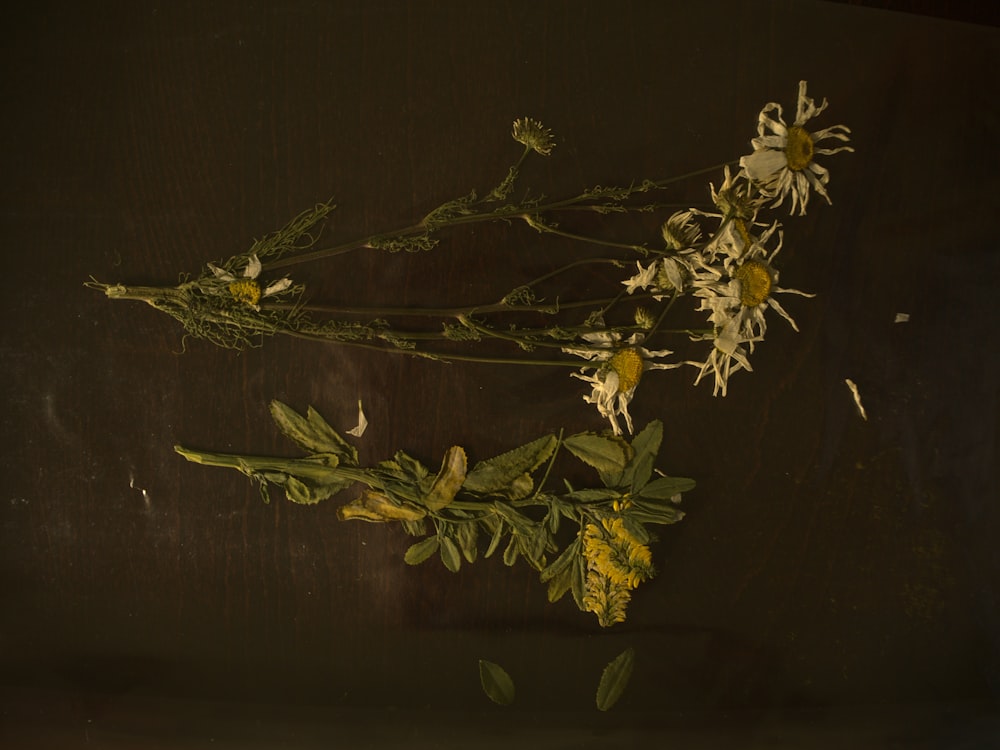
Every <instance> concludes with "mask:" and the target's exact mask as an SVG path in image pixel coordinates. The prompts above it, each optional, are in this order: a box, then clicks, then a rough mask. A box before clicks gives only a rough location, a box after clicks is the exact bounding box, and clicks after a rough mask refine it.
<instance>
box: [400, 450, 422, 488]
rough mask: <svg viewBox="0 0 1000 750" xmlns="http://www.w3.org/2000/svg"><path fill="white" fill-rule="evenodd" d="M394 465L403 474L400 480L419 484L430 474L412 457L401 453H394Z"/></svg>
mask: <svg viewBox="0 0 1000 750" xmlns="http://www.w3.org/2000/svg"><path fill="white" fill-rule="evenodd" d="M394 458H395V465H396V466H398V467H399V469H400V470H401V471H402V472H403V476H402V477H401V478H405V479H410V480H413V481H414V482H419V481H420V480H421V479H423V478H424V477H426V476H427V475H428V474H429V473H430V472H429V471H427V467H426V466H424V465H423V464H422V463H420V462H419V461H418V460H417V459H415V458H414V457H413V456H410V455H408V454H407V453H404V452H403V451H396V455H395V456H394Z"/></svg>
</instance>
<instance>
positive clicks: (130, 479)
mask: <svg viewBox="0 0 1000 750" xmlns="http://www.w3.org/2000/svg"><path fill="white" fill-rule="evenodd" d="M128 486H129V487H130V488H132V489H133V490H139V492H141V493H142V502H144V503H145V504H146V510H149V505H150V502H149V501H150V500H151V498H150V496H149V492H148V491H146V490H145V489H143V488H142V487H139V486H137V485H136V483H135V475H134V474H133V473H132V472H129V474H128Z"/></svg>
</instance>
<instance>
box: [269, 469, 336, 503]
mask: <svg viewBox="0 0 1000 750" xmlns="http://www.w3.org/2000/svg"><path fill="white" fill-rule="evenodd" d="M281 484H282V486H283V487H284V489H285V497H287V498H288V499H289V500H291V501H292V502H293V503H298V504H299V505H315V504H316V503H318V502H320V501H321V500H326V499H327V498H328V497H330V495H332V494H334V493H335V492H339V491H340V489H341V488H340V487H338V486H336V485H321V486H319V487H312V486H310V485H308V484H306V483H305V482H303V481H301V480H299V479H296V478H295V477H292V476H289V477H285V479H284V481H283V482H282V483H281Z"/></svg>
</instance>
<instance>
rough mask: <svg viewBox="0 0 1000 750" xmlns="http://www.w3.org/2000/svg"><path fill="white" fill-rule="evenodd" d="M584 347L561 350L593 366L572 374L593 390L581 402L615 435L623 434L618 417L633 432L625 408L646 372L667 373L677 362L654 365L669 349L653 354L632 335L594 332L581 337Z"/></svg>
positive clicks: (630, 417)
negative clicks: (598, 416) (623, 419)
mask: <svg viewBox="0 0 1000 750" xmlns="http://www.w3.org/2000/svg"><path fill="white" fill-rule="evenodd" d="M583 339H584V341H586V342H587V344H588V346H587V347H566V348H563V351H564V352H566V353H568V354H574V355H576V356H578V357H583V358H584V359H589V360H590V361H591V362H592V363H593V364H588V365H584V366H583V367H581V368H580V372H574V373H571V375H572V376H573V377H575V378H579V379H580V380H583V381H585V382H587V383H590V384H591V386H593V390H592V391H591V393H590V394H589V395H587V396H584V397H583V400H584V401H586V402H587V403H588V404H594V405H595V406H597V411H598V412H600V414H601V416H602V417H604V418H606V419H607V420H608V421H609V422H610V423H611V429H612V430H613V431H614V433H615V434H616V435H621V434H622V428H621V425H620V424H619V423H618V417H624V418H625V427H626V429H627V430H628V432H629V433H631V432H632V416H631V415H630V414H629V411H628V406H629V404H630V403H631V402H632V398H633V396H635V391H636V388H638V386H639V381H640V379H641V378H642V374H643V372H645V371H646V370H668V369H671V368H674V367H680V363H666V362H656V361H655V360H656V359H658V358H660V357H666V356H668V355H670V354H673V352H671V351H670V350H668V349H663V350H660V351H652V350H649V349H646V348H645V347H643V346H640V344H641V343H642V341H643V339H644V337H643V335H642V334H639V333H635V334H632V335H631V336H629V338H628V339H626V340H624V341H623V340H622V338H621V334H619V333H617V332H615V331H594V332H593V333H588V334H584V336H583Z"/></svg>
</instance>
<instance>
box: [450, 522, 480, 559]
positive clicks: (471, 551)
mask: <svg viewBox="0 0 1000 750" xmlns="http://www.w3.org/2000/svg"><path fill="white" fill-rule="evenodd" d="M455 538H456V539H458V546H459V547H460V548H461V550H462V557H464V558H465V559H466V560H468V561H469V562H470V563H474V562H475V561H476V557H477V556H478V555H479V550H478V549H477V546H476V542H477V541H478V539H479V524H478V523H476V522H475V521H465V522H464V523H459V524H458V531H457V533H456V534H455Z"/></svg>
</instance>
